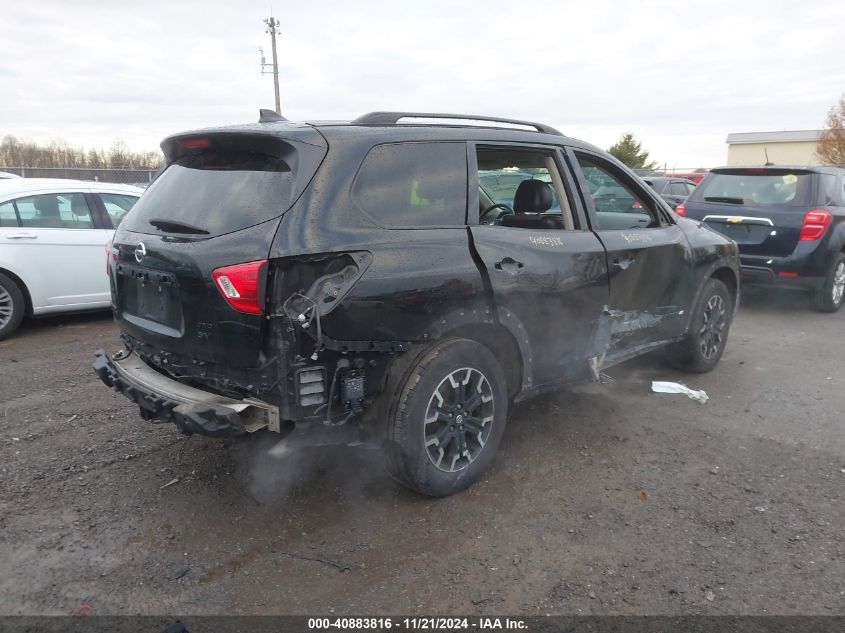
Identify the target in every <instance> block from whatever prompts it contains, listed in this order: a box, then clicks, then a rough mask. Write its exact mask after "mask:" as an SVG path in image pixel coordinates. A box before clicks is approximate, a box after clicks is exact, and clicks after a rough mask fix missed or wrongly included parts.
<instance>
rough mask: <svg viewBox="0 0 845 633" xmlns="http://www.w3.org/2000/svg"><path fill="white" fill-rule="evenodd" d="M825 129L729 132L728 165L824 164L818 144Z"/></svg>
mask: <svg viewBox="0 0 845 633" xmlns="http://www.w3.org/2000/svg"><path fill="white" fill-rule="evenodd" d="M819 134H821V130H792V131H786V132H737V133H733V134H728V140H727V143H728V161H727V164H728V165H763V164H765V163H766V162H767V159H766V155H767V154H768V162H771V163H775V164H776V165H820V164H821V162H820V161H819V158H818V156H816V146H817V145H818V142H819Z"/></svg>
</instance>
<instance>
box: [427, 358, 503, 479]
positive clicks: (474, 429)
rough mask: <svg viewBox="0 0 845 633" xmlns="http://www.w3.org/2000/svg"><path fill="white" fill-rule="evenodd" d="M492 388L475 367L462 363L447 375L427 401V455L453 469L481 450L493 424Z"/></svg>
mask: <svg viewBox="0 0 845 633" xmlns="http://www.w3.org/2000/svg"><path fill="white" fill-rule="evenodd" d="M493 406H494V402H493V389H492V387H491V386H490V382H489V381H488V380H487V378H486V377H485V376H484V374H482V373H481V372H480V371H478V370H477V369H473V368H471V367H463V368H461V369H456V370H455V371H453V372H452V373H451V374H449V375H448V376H446V378H444V379H443V380H442V381H441V382H440V384H439V385H438V386H437V389H435V390H434V393H433V394H432V395H431V398H430V399H429V402H428V408H427V409H426V415H425V425H424V435H425V447H426V451H427V453H428V458H429V460H431V463H432V464H434V466H435V467H437V468H438V469H440V470H442V471H444V472H448V473H454V472H458V471H460V470H463V469H464V468H466V467H467V466H469V465H470V464H471V463H472V462H473V461H475V459H477V458H478V456H479V455H480V454H481V451H482V450H484V445H485V444H486V443H487V440H488V438H489V437H490V431H491V429H492V427H493Z"/></svg>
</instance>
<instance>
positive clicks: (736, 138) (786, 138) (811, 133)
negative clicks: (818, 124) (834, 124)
mask: <svg viewBox="0 0 845 633" xmlns="http://www.w3.org/2000/svg"><path fill="white" fill-rule="evenodd" d="M821 133H822V130H784V131H782V132H733V133H731V134H728V138H727V140H726V141H725V142H726V143H727V144H728V145H740V144H742V143H800V142H802V141H818V140H819V135H820V134H821Z"/></svg>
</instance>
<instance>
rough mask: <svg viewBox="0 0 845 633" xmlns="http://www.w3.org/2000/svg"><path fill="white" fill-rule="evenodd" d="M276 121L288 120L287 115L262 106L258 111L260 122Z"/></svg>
mask: <svg viewBox="0 0 845 633" xmlns="http://www.w3.org/2000/svg"><path fill="white" fill-rule="evenodd" d="M276 121H287V119H286V118H285V117H283V116H282V115H281V114H279V113H278V112H276V111H275V110H268V109H267V108H261V109H260V110H259V111H258V122H259V123H274V122H276Z"/></svg>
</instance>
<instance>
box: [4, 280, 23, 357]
mask: <svg viewBox="0 0 845 633" xmlns="http://www.w3.org/2000/svg"><path fill="white" fill-rule="evenodd" d="M24 312H26V302H25V301H24V297H23V292H22V291H21V289H20V287H19V286H18V284H17V283H15V281H14V280H12V279H11V278H9V277H7V276H6V275H4V274H2V273H0V341H2V340H3V339H4V338H6V337H7V336H9V335H10V334H11V333H12V332H14V331H15V330H17V329H18V326H19V325H20V324H21V321H23V317H24Z"/></svg>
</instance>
